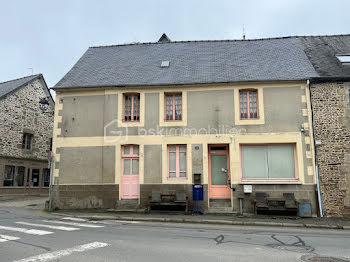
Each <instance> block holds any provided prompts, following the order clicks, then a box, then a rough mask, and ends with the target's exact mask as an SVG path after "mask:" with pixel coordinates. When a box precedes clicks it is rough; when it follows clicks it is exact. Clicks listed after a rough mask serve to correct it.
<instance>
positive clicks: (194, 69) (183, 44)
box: [54, 37, 318, 89]
mask: <svg viewBox="0 0 350 262" xmlns="http://www.w3.org/2000/svg"><path fill="white" fill-rule="evenodd" d="M162 61H169V62H170V66H169V67H163V68H162V67H160V65H161V62H162ZM317 76H318V75H317V73H316V72H315V70H314V68H313V67H312V65H311V63H310V61H309V60H308V59H307V56H306V55H305V53H304V52H303V47H302V45H301V43H300V42H299V40H298V39H297V38H292V37H286V38H275V39H259V40H222V41H172V42H169V43H168V42H160V43H157V42H156V43H136V44H125V45H115V46H102V47H90V48H89V49H88V50H87V51H86V52H85V54H84V55H83V56H82V57H81V58H80V59H79V61H78V62H77V63H76V64H75V65H74V66H73V68H72V69H71V70H70V71H69V72H68V73H67V74H66V75H65V76H64V77H63V78H62V79H61V80H60V81H59V82H58V83H57V84H56V86H55V87H54V88H55V89H58V88H74V87H99V86H102V87H107V86H148V85H176V84H199V83H226V82H246V81H277V80H303V79H309V78H310V77H317Z"/></svg>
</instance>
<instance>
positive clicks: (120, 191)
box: [119, 144, 140, 200]
mask: <svg viewBox="0 0 350 262" xmlns="http://www.w3.org/2000/svg"><path fill="white" fill-rule="evenodd" d="M125 146H129V147H130V152H131V150H132V154H130V155H125V154H124V148H125ZM134 146H138V148H139V153H138V155H134V154H133V153H134ZM124 159H130V162H131V168H132V160H133V159H138V161H139V172H138V174H137V190H138V196H137V197H136V198H124V197H123V196H124V195H123V194H124V192H123V191H124V190H123V189H124ZM120 160H121V170H120V175H121V179H120V185H119V200H123V199H139V200H140V145H136V144H130V145H122V146H121V159H120ZM130 172H131V173H132V169H131V170H130ZM130 175H132V174H130ZM135 176H136V175H135Z"/></svg>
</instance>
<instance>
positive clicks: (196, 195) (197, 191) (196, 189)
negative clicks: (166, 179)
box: [192, 185, 203, 201]
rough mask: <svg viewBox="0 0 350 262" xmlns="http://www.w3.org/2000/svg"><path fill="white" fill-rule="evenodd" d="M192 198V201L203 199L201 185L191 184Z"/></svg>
mask: <svg viewBox="0 0 350 262" xmlns="http://www.w3.org/2000/svg"><path fill="white" fill-rule="evenodd" d="M192 198H193V200H194V201H203V185H193V187H192Z"/></svg>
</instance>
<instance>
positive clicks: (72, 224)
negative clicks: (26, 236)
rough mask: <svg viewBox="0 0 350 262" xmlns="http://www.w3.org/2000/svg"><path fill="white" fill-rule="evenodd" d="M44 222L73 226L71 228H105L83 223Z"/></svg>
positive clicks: (46, 221)
mask: <svg viewBox="0 0 350 262" xmlns="http://www.w3.org/2000/svg"><path fill="white" fill-rule="evenodd" d="M43 222H45V223H54V224H62V225H71V226H76V227H91V228H99V227H104V226H99V225H90V224H82V223H75V222H64V221H58V220H43Z"/></svg>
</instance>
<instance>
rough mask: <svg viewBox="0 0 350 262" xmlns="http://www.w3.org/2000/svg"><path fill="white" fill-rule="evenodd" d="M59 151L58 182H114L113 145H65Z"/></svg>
mask: <svg viewBox="0 0 350 262" xmlns="http://www.w3.org/2000/svg"><path fill="white" fill-rule="evenodd" d="M59 153H60V162H58V163H57V166H56V168H59V170H60V178H59V182H60V184H103V183H114V182H115V147H112V146H111V147H107V146H106V147H100V146H99V147H65V148H60V149H59Z"/></svg>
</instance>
